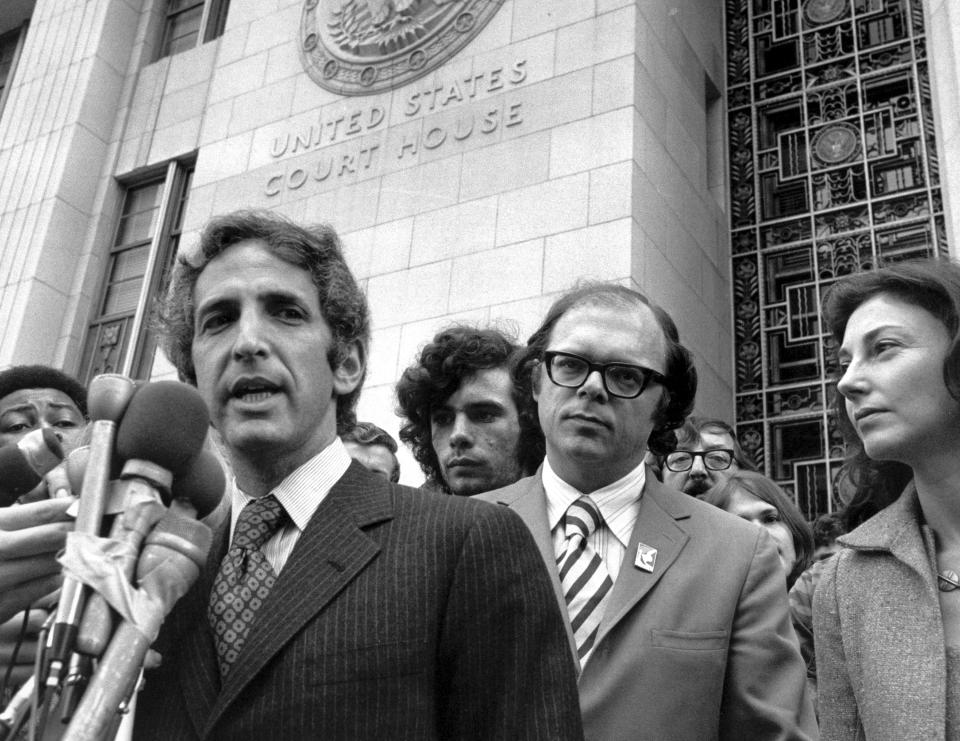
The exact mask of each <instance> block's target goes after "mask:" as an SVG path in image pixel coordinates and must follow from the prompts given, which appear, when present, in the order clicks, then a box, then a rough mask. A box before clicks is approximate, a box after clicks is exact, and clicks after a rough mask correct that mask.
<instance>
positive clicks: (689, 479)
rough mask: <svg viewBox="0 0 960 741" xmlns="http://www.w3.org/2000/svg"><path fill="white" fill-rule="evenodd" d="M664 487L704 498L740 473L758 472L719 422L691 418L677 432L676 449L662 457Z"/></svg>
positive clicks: (726, 425)
mask: <svg viewBox="0 0 960 741" xmlns="http://www.w3.org/2000/svg"><path fill="white" fill-rule="evenodd" d="M660 464H661V476H662V479H663V483H665V484H667V485H668V486H672V487H673V488H675V489H680V491H682V492H685V493H686V494H690V495H691V496H694V497H702V496H703V495H704V494H706V493H707V491H708V490H709V489H710V487H712V486H715V485H717V484H719V483H720V482H722V481H723V480H724V479H725V478H726V477H727V476H728V475H729V474H731V473H734V472H736V471H739V470H741V469H743V470H746V471H755V470H756V466H754V464H753V461H751V460H750V459H749V457H748V456H747V455H746V453H744V451H743V448H741V447H740V443H739V442H737V436H736V434H735V433H734V431H733V428H732V427H730V425H728V424H727V423H726V422H724V421H722V420H719V419H708V418H703V417H689V418H688V419H687V421H686V422H684V424H683V426H682V427H681V428H680V429H679V430H678V431H677V449H676V450H674V451H672V452H670V453H668V454H667V455H665V456H660Z"/></svg>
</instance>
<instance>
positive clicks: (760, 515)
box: [703, 471, 813, 589]
mask: <svg viewBox="0 0 960 741" xmlns="http://www.w3.org/2000/svg"><path fill="white" fill-rule="evenodd" d="M703 501H705V502H706V503H707V504H712V505H713V506H715V507H719V508H720V509H722V510H725V511H726V512H729V513H730V514H733V515H736V516H737V517H740V518H742V519H744V520H747V521H748V522H752V523H754V524H755V525H759V526H760V527H762V528H765V529H766V531H767V532H768V533H770V536H771V537H772V538H773V541H774V543H776V544H777V553H778V555H779V556H780V564H781V566H783V574H784V576H785V577H786V581H787V589H789V588H790V587H792V586H793V583H794V582H795V581H796V580H797V577H798V576H800V574H802V573H803V572H804V571H805V570H806V569H807V567H808V566H809V565H810V564H811V563H812V562H813V532H812V531H811V530H810V526H809V525H808V524H807V522H806V520H804V519H803V515H802V514H800V510H799V509H797V505H795V504H794V503H793V501H792V500H791V499H790V497H789V495H788V494H787V493H786V492H785V491H784V490H783V489H781V488H780V487H779V486H777V484H776V482H774V481H772V480H771V479H769V478H767V477H766V476H764V475H763V474H762V473H758V472H756V471H737V472H736V473H733V474H730V476H728V477H727V479H726V481H724V482H722V483H720V484H718V485H717V486H715V487H714V488H713V489H711V490H710V491H709V492H708V493H707V495H706V496H705V497H704V498H703Z"/></svg>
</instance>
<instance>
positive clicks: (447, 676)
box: [438, 503, 583, 739]
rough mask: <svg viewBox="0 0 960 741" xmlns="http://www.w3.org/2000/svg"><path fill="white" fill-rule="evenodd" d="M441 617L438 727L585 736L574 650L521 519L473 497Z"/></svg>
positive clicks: (448, 731) (445, 731)
mask: <svg viewBox="0 0 960 741" xmlns="http://www.w3.org/2000/svg"><path fill="white" fill-rule="evenodd" d="M475 513H476V515H475V517H474V520H473V523H472V525H471V526H470V529H469V531H468V533H467V535H466V538H465V541H464V543H463V547H462V550H461V552H460V556H459V559H458V562H457V566H456V569H455V573H454V577H453V579H454V581H453V584H452V587H451V590H450V599H449V604H448V606H447V609H446V614H445V616H444V619H443V628H442V635H441V638H440V656H439V660H440V667H439V673H440V675H439V677H438V680H439V685H440V688H439V689H440V691H439V693H438V694H439V696H440V697H441V698H442V699H441V706H440V708H439V722H440V729H439V736H440V737H441V738H457V739H493V738H503V739H506V738H509V739H582V738H583V732H582V730H581V723H580V706H579V701H578V697H577V688H576V679H575V673H574V666H573V660H572V658H571V656H570V650H569V648H568V646H567V638H566V633H565V630H564V626H563V621H562V618H561V616H560V613H559V610H558V608H557V604H556V598H555V597H554V595H553V590H552V586H551V584H550V581H549V577H548V575H547V572H546V568H545V566H544V564H543V560H542V559H541V558H540V554H539V552H538V550H537V547H536V544H535V543H534V541H533V538H532V536H531V535H530V533H529V532H528V530H527V528H526V526H525V525H524V524H523V521H522V520H521V519H520V518H519V517H518V516H517V515H516V514H515V513H513V512H511V511H510V510H508V509H507V508H505V507H498V506H496V505H488V504H484V503H477V507H476V509H475Z"/></svg>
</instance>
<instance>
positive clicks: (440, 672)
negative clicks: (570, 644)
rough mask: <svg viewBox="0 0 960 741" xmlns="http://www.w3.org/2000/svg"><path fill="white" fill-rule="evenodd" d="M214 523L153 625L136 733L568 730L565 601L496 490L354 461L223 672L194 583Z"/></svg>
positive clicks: (203, 598)
mask: <svg viewBox="0 0 960 741" xmlns="http://www.w3.org/2000/svg"><path fill="white" fill-rule="evenodd" d="M226 548H227V532H226V525H224V527H223V528H222V529H221V531H219V532H218V533H216V534H215V539H214V547H213V548H212V549H211V550H212V552H211V555H210V558H209V560H208V563H207V566H206V569H205V570H204V572H203V573H202V574H201V577H200V580H199V581H198V583H197V584H196V585H195V586H194V588H193V589H192V590H191V592H190V593H189V594H187V595H186V596H185V597H184V598H183V599H182V600H181V601H180V603H178V605H177V606H176V608H175V609H174V611H173V613H172V614H171V616H170V618H169V619H168V621H167V624H166V625H165V626H164V630H163V632H162V633H161V636H160V639H159V640H158V644H157V647H158V648H159V650H160V651H161V653H163V654H164V662H163V665H162V666H161V667H160V668H159V669H158V670H155V671H153V672H149V673H148V674H147V678H146V682H147V683H146V686H145V689H144V690H143V692H142V693H141V695H140V698H139V701H138V708H137V716H136V733H135V738H137V739H138V741H139V740H140V739H148V740H149V739H163V740H164V741H169V740H170V739H197V738H202V739H208V738H209V739H257V741H263V740H265V739H284V741H287V740H289V739H313V738H318V739H319V738H322V739H325V740H326V739H374V738H375V739H391V740H392V739H433V738H444V739H495V738H503V739H508V738H509V739H581V738H582V731H581V728H580V715H579V708H578V703H577V690H576V680H575V677H574V670H573V666H572V663H571V661H570V654H569V650H568V648H567V638H566V634H565V628H564V622H563V618H562V617H561V615H560V612H559V610H558V608H557V604H556V600H555V599H554V596H553V591H552V587H551V584H550V579H549V576H548V573H547V571H546V569H545V568H544V565H543V562H542V561H541V559H540V556H539V553H538V551H537V547H536V545H535V544H534V542H533V540H532V538H531V537H530V535H529V533H528V531H527V529H526V526H525V525H524V524H523V522H522V521H521V520H520V518H519V517H517V516H516V515H514V514H513V513H511V512H509V511H508V510H506V508H503V507H495V506H491V505H489V504H484V503H481V502H476V501H471V500H467V499H463V498H459V497H448V496H441V495H430V494H426V493H422V492H419V491H416V490H414V489H409V488H407V487H398V486H395V485H393V484H390V483H389V482H386V481H385V480H384V479H383V478H381V477H379V476H377V475H375V474H371V473H369V472H367V471H366V470H364V469H363V468H362V467H360V466H359V465H358V464H356V463H353V464H351V466H350V469H349V470H348V471H347V473H346V474H344V476H343V477H342V478H341V479H340V481H338V482H337V484H336V485H335V486H334V487H333V489H332V490H331V492H330V494H329V496H328V497H327V498H326V499H325V500H324V501H323V502H322V503H321V505H320V506H319V507H318V508H317V511H316V513H315V514H314V516H313V519H312V520H311V521H310V524H309V525H308V527H307V529H306V530H305V531H304V532H303V534H302V536H301V538H300V540H299V541H298V543H297V545H296V547H295V549H294V551H293V553H292V554H291V556H290V559H289V560H288V561H287V563H286V565H285V566H284V568H283V571H282V572H281V573H280V576H279V577H278V579H277V582H276V584H275V585H274V588H273V590H272V591H271V593H270V596H269V597H268V598H267V601H266V602H265V603H264V605H263V607H261V610H260V612H259V613H258V615H257V620H256V622H255V624H254V625H253V626H252V627H251V630H250V634H249V636H248V638H247V643H246V645H245V647H244V649H243V651H242V652H241V654H240V656H239V658H238V659H237V662H236V663H235V664H234V665H233V667H232V669H231V671H230V674H229V675H228V676H227V678H226V680H225V682H224V683H223V685H222V686H221V682H220V677H219V674H218V671H217V661H216V655H215V651H214V647H213V641H212V638H211V635H210V630H209V627H208V625H207V620H206V604H207V597H208V595H209V593H210V589H211V586H212V582H213V578H214V576H215V574H216V571H217V568H218V566H219V563H220V560H221V559H222V557H223V555H224V553H225V552H226Z"/></svg>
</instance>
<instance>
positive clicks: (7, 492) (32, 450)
mask: <svg viewBox="0 0 960 741" xmlns="http://www.w3.org/2000/svg"><path fill="white" fill-rule="evenodd" d="M62 460H63V446H62V445H61V444H60V439H59V438H58V437H57V435H56V433H54V431H53V430H51V429H50V428H49V427H45V428H43V429H40V430H34V431H33V432H30V433H28V434H26V435H24V436H23V437H22V438H20V439H19V440H18V441H17V442H16V443H11V444H10V445H4V446H3V447H2V448H0V507H8V506H9V505H11V504H13V503H14V502H15V501H17V499H19V498H20V497H21V496H23V495H24V494H26V493H27V492H28V491H30V490H32V489H33V488H34V487H36V486H37V484H39V483H40V482H41V481H42V480H43V476H44V474H46V473H47V472H48V471H50V470H51V469H53V468H54V467H56V466H57V464H59V463H60V461H62Z"/></svg>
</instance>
